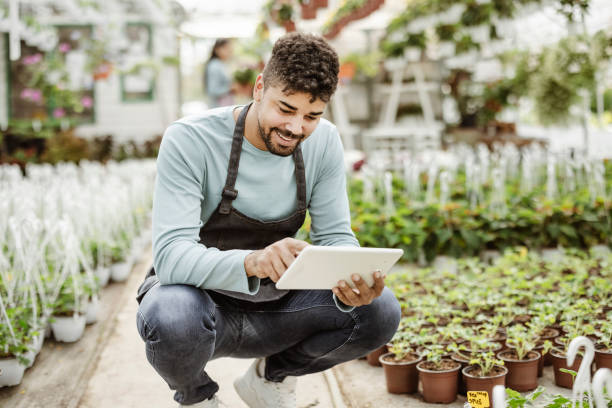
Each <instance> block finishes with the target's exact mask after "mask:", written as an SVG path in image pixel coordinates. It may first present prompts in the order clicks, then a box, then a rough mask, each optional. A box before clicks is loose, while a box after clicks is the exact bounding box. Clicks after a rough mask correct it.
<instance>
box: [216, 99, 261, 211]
mask: <svg viewBox="0 0 612 408" xmlns="http://www.w3.org/2000/svg"><path fill="white" fill-rule="evenodd" d="M252 104H253V102H252V101H251V102H249V104H248V105H246V106H245V107H244V109H242V112H240V115H239V116H238V120H237V121H236V127H235V128H234V137H233V139H232V150H231V152H230V159H229V165H228V167H227V178H226V179H225V187H223V191H222V192H221V205H220V206H219V212H220V213H221V214H223V215H227V214H229V213H230V209H231V208H232V201H234V200H235V199H236V197H238V190H236V189H235V188H234V186H235V185H236V178H237V177H238V164H239V163H240V153H241V152H242V138H243V135H244V124H245V122H246V116H247V113H248V111H249V108H250V107H251V105H252Z"/></svg>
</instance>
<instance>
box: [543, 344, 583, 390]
mask: <svg viewBox="0 0 612 408" xmlns="http://www.w3.org/2000/svg"><path fill="white" fill-rule="evenodd" d="M550 356H551V358H552V360H553V369H554V374H555V384H556V385H557V386H559V387H563V388H570V389H571V388H572V387H573V385H574V379H573V378H572V376H571V374H568V373H564V372H563V371H561V369H562V368H565V369H569V370H574V371H576V372H578V369H579V367H580V363H582V356H576V360H575V361H574V364H573V365H572V366H571V367H568V366H567V358H566V356H565V353H563V352H561V351H560V350H557V349H552V350H550Z"/></svg>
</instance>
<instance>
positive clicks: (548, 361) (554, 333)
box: [536, 327, 561, 377]
mask: <svg viewBox="0 0 612 408" xmlns="http://www.w3.org/2000/svg"><path fill="white" fill-rule="evenodd" d="M544 330H546V332H545V335H544V336H540V340H542V341H544V340H550V341H551V342H554V341H555V339H556V338H557V337H559V336H560V335H561V331H559V330H558V329H554V328H552V327H547V328H546V329H544ZM536 348H537V347H536ZM538 351H539V350H538ZM541 353H542V352H541V351H540V354H541ZM541 364H542V365H543V366H550V365H552V357H551V356H550V351H548V352H547V353H544V354H542V363H541ZM542 369H543V367H542ZM538 376H539V377H541V376H542V372H541V371H540V373H538Z"/></svg>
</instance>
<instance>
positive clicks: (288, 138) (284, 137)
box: [275, 130, 297, 142]
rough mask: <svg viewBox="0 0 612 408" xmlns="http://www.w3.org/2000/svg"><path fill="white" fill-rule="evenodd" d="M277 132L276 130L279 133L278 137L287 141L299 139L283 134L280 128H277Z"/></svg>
mask: <svg viewBox="0 0 612 408" xmlns="http://www.w3.org/2000/svg"><path fill="white" fill-rule="evenodd" d="M275 132H276V134H277V135H278V137H280V138H281V139H282V140H284V141H285V142H293V141H294V140H297V139H294V138H292V137H286V136H283V135H282V134H281V132H279V131H278V130H276V131H275Z"/></svg>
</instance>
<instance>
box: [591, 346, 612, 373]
mask: <svg viewBox="0 0 612 408" xmlns="http://www.w3.org/2000/svg"><path fill="white" fill-rule="evenodd" d="M604 350H605V349H604V348H603V347H599V348H598V349H595V367H596V368H597V369H598V370H599V369H600V368H609V369H611V370H612V350H605V351H604Z"/></svg>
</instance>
